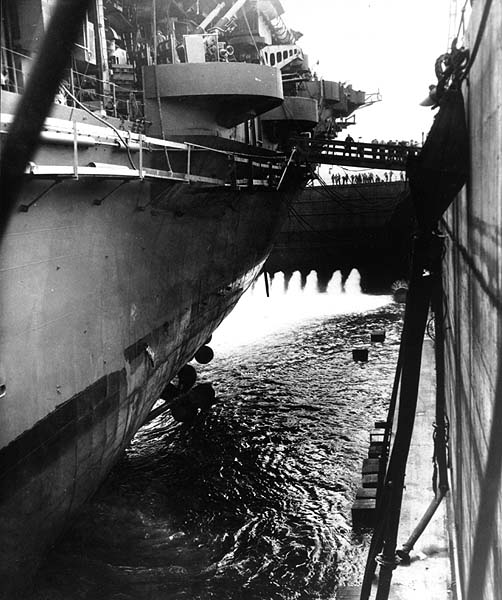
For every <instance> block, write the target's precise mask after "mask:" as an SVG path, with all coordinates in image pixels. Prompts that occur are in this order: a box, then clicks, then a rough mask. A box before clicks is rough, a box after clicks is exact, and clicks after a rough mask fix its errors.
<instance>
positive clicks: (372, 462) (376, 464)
mask: <svg viewBox="0 0 502 600" xmlns="http://www.w3.org/2000/svg"><path fill="white" fill-rule="evenodd" d="M379 472H380V459H379V458H365V459H364V460H363V469H362V474H363V475H366V474H368V473H379Z"/></svg>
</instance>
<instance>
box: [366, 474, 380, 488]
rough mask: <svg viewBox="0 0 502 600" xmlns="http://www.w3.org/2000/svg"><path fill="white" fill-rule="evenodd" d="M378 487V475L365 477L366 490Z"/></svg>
mask: <svg viewBox="0 0 502 600" xmlns="http://www.w3.org/2000/svg"><path fill="white" fill-rule="evenodd" d="M377 486H378V473H367V474H365V475H363V487H364V488H376V487H377Z"/></svg>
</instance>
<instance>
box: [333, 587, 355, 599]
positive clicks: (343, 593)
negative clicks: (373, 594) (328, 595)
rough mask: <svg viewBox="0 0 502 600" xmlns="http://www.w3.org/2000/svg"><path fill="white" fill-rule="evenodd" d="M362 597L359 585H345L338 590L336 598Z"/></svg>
mask: <svg viewBox="0 0 502 600" xmlns="http://www.w3.org/2000/svg"><path fill="white" fill-rule="evenodd" d="M360 597H361V588H360V587H359V586H353V585H349V586H344V587H339V588H338V589H337V590H336V597H335V600H359V598H360Z"/></svg>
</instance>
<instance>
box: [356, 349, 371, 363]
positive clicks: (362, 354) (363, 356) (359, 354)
mask: <svg viewBox="0 0 502 600" xmlns="http://www.w3.org/2000/svg"><path fill="white" fill-rule="evenodd" d="M352 358H353V359H354V360H355V361H356V362H366V361H367V360H368V348H353V349H352Z"/></svg>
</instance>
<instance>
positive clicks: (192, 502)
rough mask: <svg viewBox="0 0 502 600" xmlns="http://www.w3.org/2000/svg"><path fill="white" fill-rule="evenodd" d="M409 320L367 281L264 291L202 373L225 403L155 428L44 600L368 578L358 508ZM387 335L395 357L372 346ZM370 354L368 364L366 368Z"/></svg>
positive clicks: (114, 478)
mask: <svg viewBox="0 0 502 600" xmlns="http://www.w3.org/2000/svg"><path fill="white" fill-rule="evenodd" d="M401 318H402V309H401V307H400V306H398V305H395V304H394V303H392V302H391V300H390V298H389V297H382V296H379V297H372V296H364V295H362V294H361V293H360V292H359V288H358V281H357V274H354V273H353V274H352V275H351V277H350V278H349V281H348V282H347V285H346V291H345V292H344V293H342V291H341V285H340V277H339V274H335V275H334V276H333V278H332V280H331V282H330V285H329V287H328V290H327V292H326V293H318V292H317V290H316V283H315V274H312V275H311V276H309V278H307V282H306V285H305V287H304V289H301V285H300V279H299V275H297V274H295V275H293V278H292V279H291V281H290V282H289V287H288V290H287V292H286V291H285V282H284V279H283V278H281V277H280V276H278V275H276V277H275V278H274V280H273V282H272V295H271V298H270V299H266V298H265V292H264V285H263V282H262V281H260V282H258V283H257V284H256V286H255V288H254V289H253V290H251V291H250V292H248V294H247V295H246V297H244V298H243V300H242V302H241V304H240V305H239V306H238V307H237V309H236V310H235V311H234V313H233V314H232V315H231V316H230V317H229V318H228V319H227V321H226V322H225V323H224V324H223V325H222V326H221V327H220V329H219V330H218V331H217V332H216V334H215V336H214V339H213V342H212V344H211V345H212V347H213V349H214V350H215V354H216V358H215V359H214V361H213V362H212V363H211V364H210V365H207V366H204V367H198V372H199V381H211V382H213V384H214V387H215V389H216V391H217V397H218V399H219V401H218V403H217V405H216V406H215V407H213V408H212V409H211V411H210V412H208V413H206V414H204V415H200V416H199V417H198V418H197V420H196V421H195V422H194V423H193V424H191V425H184V424H177V423H175V422H174V421H173V420H172V418H171V417H170V416H169V415H168V414H164V415H162V416H160V417H158V418H157V419H156V420H155V421H153V422H152V423H151V424H150V425H148V426H147V427H145V428H143V429H142V430H141V431H140V432H139V433H138V434H137V436H136V438H135V439H134V441H133V443H132V444H131V446H130V447H129V449H128V450H127V452H126V454H125V456H124V457H123V459H122V460H121V461H120V463H119V464H118V465H117V466H116V467H115V469H114V470H113V471H112V473H111V474H110V476H109V477H108V479H107V480H106V481H105V483H104V484H103V485H102V487H101V489H100V490H99V492H98V493H97V494H96V496H95V497H94V498H93V499H92V501H91V502H89V503H88V505H87V506H86V507H84V509H83V510H82V511H81V513H80V515H79V516H78V518H77V519H76V521H75V523H74V525H73V527H72V529H71V530H70V531H68V532H67V534H66V535H65V537H64V538H63V539H62V540H60V541H59V543H58V544H57V546H56V547H55V548H54V550H53V551H52V552H51V553H50V555H49V556H48V559H47V561H46V563H45V564H44V566H43V568H42V569H41V571H40V574H39V576H38V580H37V590H38V591H37V593H36V594H35V597H34V598H36V600H39V599H40V598H51V599H55V600H66V599H72V600H73V599H81V598H85V599H89V600H91V599H92V600H132V599H134V600H143V599H145V600H160V599H162V600H171V599H172V600H178V599H180V600H181V599H190V600H192V599H193V600H199V599H200V600H205V599H218V600H224V599H229V600H230V599H232V600H241V599H242V600H248V599H249V600H255V599H256V600H272V599H278V600H279V599H280V600H286V599H288V600H289V599H291V600H293V599H305V600H307V599H316V598H318V599H321V598H323V599H324V598H326V599H331V598H334V593H335V590H336V586H337V585H338V584H348V585H350V584H354V583H356V582H357V580H358V578H359V577H360V575H361V571H362V568H363V562H364V554H365V551H366V545H367V541H368V540H367V539H366V537H365V536H363V535H358V536H357V535H355V534H353V533H352V531H351V522H350V506H351V502H352V500H353V497H354V494H355V490H356V488H357V487H358V486H359V483H360V473H361V463H362V459H363V458H364V457H365V455H366V451H367V447H368V434H369V430H370V429H371V428H372V423H373V421H374V420H375V419H379V418H383V417H384V416H385V410H386V406H387V402H388V398H389V395H390V390H391V386H392V379H393V373H394V368H395V362H396V359H397V350H398V342H399V335H400V330H401ZM372 328H383V329H385V330H386V334H387V337H386V341H385V343H378V344H370V343H369V332H370V330H371V329H372ZM359 344H366V345H368V346H369V347H370V357H369V361H368V363H365V364H359V363H354V362H353V360H352V354H351V350H352V348H353V347H354V346H357V345H359Z"/></svg>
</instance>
